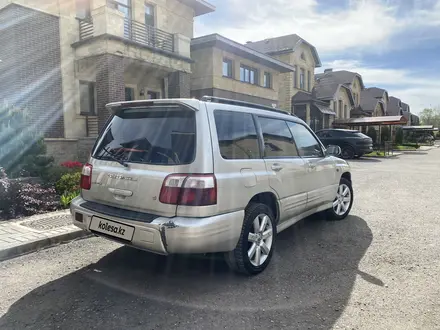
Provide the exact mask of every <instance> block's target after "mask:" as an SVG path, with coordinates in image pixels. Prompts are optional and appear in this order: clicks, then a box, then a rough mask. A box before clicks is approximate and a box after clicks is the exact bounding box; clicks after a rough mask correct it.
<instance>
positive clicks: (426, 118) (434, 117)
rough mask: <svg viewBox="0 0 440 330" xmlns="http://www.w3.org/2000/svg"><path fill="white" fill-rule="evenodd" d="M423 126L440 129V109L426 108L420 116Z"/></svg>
mask: <svg viewBox="0 0 440 330" xmlns="http://www.w3.org/2000/svg"><path fill="white" fill-rule="evenodd" d="M419 118H420V123H421V125H434V127H439V125H440V109H439V108H426V109H423V111H422V112H421V113H420V115H419Z"/></svg>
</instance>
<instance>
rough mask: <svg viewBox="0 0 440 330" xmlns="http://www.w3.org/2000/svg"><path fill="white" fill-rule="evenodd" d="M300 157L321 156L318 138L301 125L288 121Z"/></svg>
mask: <svg viewBox="0 0 440 330" xmlns="http://www.w3.org/2000/svg"><path fill="white" fill-rule="evenodd" d="M287 124H288V126H289V128H290V130H291V131H292V134H293V138H294V139H295V143H296V145H297V147H298V151H299V154H300V156H301V157H323V153H322V149H321V145H320V144H319V142H318V140H317V139H316V138H315V137H314V136H313V135H312V133H310V131H309V130H308V129H307V128H306V127H305V126H303V125H301V124H297V123H292V122H288V123H287Z"/></svg>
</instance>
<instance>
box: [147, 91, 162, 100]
mask: <svg viewBox="0 0 440 330" xmlns="http://www.w3.org/2000/svg"><path fill="white" fill-rule="evenodd" d="M159 98H160V93H159V92H153V91H148V92H147V100H157V99H159Z"/></svg>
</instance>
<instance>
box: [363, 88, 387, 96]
mask: <svg viewBox="0 0 440 330" xmlns="http://www.w3.org/2000/svg"><path fill="white" fill-rule="evenodd" d="M363 92H365V93H366V94H368V95H370V96H372V97H376V98H381V97H382V96H383V94H384V93H387V91H386V90H385V89H383V88H379V87H369V88H365V89H364V90H363Z"/></svg>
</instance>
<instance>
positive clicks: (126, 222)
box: [71, 97, 353, 274]
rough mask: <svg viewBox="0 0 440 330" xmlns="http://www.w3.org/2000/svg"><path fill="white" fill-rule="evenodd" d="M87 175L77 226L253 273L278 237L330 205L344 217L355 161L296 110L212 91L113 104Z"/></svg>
mask: <svg viewBox="0 0 440 330" xmlns="http://www.w3.org/2000/svg"><path fill="white" fill-rule="evenodd" d="M108 109H109V110H110V111H111V112H112V113H113V114H114V116H113V118H112V119H111V120H110V121H109V123H108V124H107V126H106V128H105V129H104V130H103V132H102V133H101V135H100V136H99V138H98V140H97V142H96V145H95V147H94V149H93V151H92V156H91V158H90V160H89V163H88V164H86V165H85V166H84V168H83V171H82V178H81V196H80V197H78V198H76V199H75V200H74V201H73V203H72V206H71V212H72V216H73V223H74V224H75V225H76V226H78V227H80V228H82V229H84V230H87V231H90V232H92V233H94V234H96V235H99V236H102V237H106V238H109V239H112V240H115V241H118V242H121V243H123V244H126V245H130V246H133V247H136V248H139V249H142V250H146V251H150V252H153V253H159V254H164V255H167V254H174V253H185V254H187V253H213V252H216V253H224V255H225V257H226V260H227V262H228V264H229V265H230V267H231V268H232V269H234V270H236V271H239V272H242V273H246V274H257V273H259V272H261V271H263V270H264V269H265V268H266V266H267V265H268V264H269V262H270V260H271V257H272V254H273V251H274V246H275V244H276V234H277V233H279V232H281V231H282V230H284V229H286V228H288V227H290V226H292V225H293V224H294V223H296V222H297V221H299V220H301V219H303V218H305V217H307V216H309V215H311V214H314V213H317V212H321V211H325V212H327V215H328V216H329V217H330V218H332V219H343V218H345V217H347V215H348V214H349V212H350V209H351V206H352V203H353V189H352V184H351V174H350V168H349V165H348V164H347V162H345V161H344V160H342V159H339V158H337V157H335V156H338V155H339V154H340V148H339V147H329V148H328V149H327V150H326V149H325V148H324V146H323V145H322V144H321V142H320V141H319V139H317V137H316V136H315V134H314V133H313V132H312V131H311V130H310V128H309V127H308V126H307V125H306V124H305V123H304V122H303V121H302V120H300V119H298V118H297V117H295V116H292V115H288V114H286V113H284V112H282V111H279V110H275V109H271V108H266V107H264V106H259V105H253V104H248V103H244V102H238V101H232V100H226V99H219V98H214V97H205V98H203V99H202V100H201V101H199V100H195V99H169V100H148V101H133V102H121V103H112V104H109V105H108Z"/></svg>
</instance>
